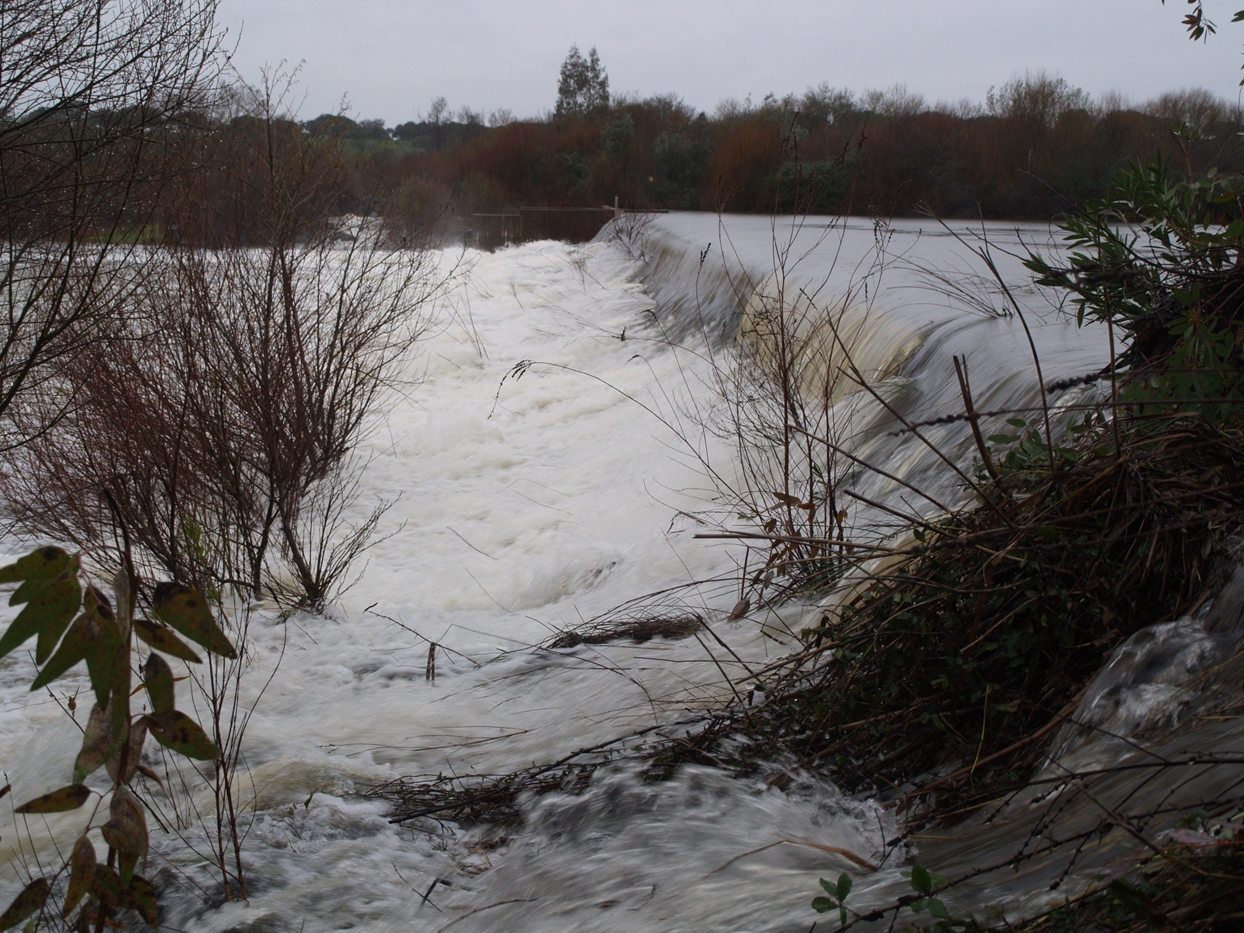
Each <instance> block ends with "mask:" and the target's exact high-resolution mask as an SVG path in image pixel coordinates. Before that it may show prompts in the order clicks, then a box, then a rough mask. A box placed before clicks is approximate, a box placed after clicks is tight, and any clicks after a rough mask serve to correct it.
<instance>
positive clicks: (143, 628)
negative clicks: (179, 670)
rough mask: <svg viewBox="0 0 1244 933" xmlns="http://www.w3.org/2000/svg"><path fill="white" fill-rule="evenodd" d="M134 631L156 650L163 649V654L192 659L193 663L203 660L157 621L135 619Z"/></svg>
mask: <svg viewBox="0 0 1244 933" xmlns="http://www.w3.org/2000/svg"><path fill="white" fill-rule="evenodd" d="M134 631H135V632H136V633H137V634H138V637H139V638H141V639H142V640H143V641H145V642H146V643H147V644H148V645H150V646H151V647H152V648H155V649H156V650H157V651H163V652H164V653H165V654H168V655H172V656H173V657H175V658H181V659H182V660H183V661H193V662H194V663H195V664H198V663H200V662H201V661H202V660H203V659H202V658H200V657H199V656H198V655H197V654H195V653H194V649H192V648H191V647H190V646H189V645H187V644H186V643H185V642H184V641H182V640H181V639H180V638H178V637H177V636H176V635H174V634H173V633H172V632H170V631H169V630H168V629H167V628H165V627H164V626H163V625H160V624H159V623H158V622H151V621H149V620H147V619H135V620H134Z"/></svg>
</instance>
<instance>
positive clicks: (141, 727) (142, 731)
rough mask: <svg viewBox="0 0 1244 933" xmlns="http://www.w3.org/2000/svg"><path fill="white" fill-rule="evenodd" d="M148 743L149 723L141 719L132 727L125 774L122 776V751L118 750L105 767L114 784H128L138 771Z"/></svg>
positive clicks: (126, 753)
mask: <svg viewBox="0 0 1244 933" xmlns="http://www.w3.org/2000/svg"><path fill="white" fill-rule="evenodd" d="M146 741H147V722H146V720H144V719H139V720H138V721H137V722H136V723H134V724H133V725H131V726H130V740H129V743H128V746H127V747H126V752H125V774H124V775H121V773H120V771H121V750H120V749H117V751H116V752H114V753H113V755H112V757H111V758H109V759H108V763H107V765H106V766H105V767H107V769H108V776H109V777H110V778H112V781H113V783H114V784H128V783H129V782H130V779H131V778H132V777H134V774H135V773H136V772H137V771H138V769H139V767H140V765H139V762H140V761H141V760H142V755H143V744H144V743H145V742H146Z"/></svg>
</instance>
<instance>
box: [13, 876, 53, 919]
mask: <svg viewBox="0 0 1244 933" xmlns="http://www.w3.org/2000/svg"><path fill="white" fill-rule="evenodd" d="M51 893H52V886H51V885H50V884H48V880H47V879H46V878H36V879H35V880H34V881H32V882H30V884H28V885H26V887H24V888H22V893H21V894H19V895H17V897H15V898H14V899H13V903H12V904H10V905H9V909H8V910H6V911H5V912H4V913H3V914H0V930H7V929H8V928H9V927H15V926H17V925H18V924H19V923H21V922H22V921H23V920H25V919H26V918H27V917H32V916H34V915H35V914H36V913H38V912H39V911H40V910H42V909H43V905H44V904H46V903H47V899H48V895H49V894H51Z"/></svg>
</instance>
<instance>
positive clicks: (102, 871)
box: [91, 865, 129, 907]
mask: <svg viewBox="0 0 1244 933" xmlns="http://www.w3.org/2000/svg"><path fill="white" fill-rule="evenodd" d="M91 893H92V894H94V895H95V896H96V897H97V898H99V902H100V903H101V904H104V905H106V906H108V907H128V906H129V905H128V904H127V903H126V901H128V900H129V898H128V897H127V895H128V894H129V892H128V890H127V889H126V888H125V886H124V885H123V884H121V876H120V875H118V874H117V870H116V869H115V868H109V867H108V866H107V865H96V866H95V878H94V880H93V881H92V882H91Z"/></svg>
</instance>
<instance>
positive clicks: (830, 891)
mask: <svg viewBox="0 0 1244 933" xmlns="http://www.w3.org/2000/svg"><path fill="white" fill-rule="evenodd" d="M821 887H822V888H824V889H825V894H826V895H828V896H826V897H817V898H813V900H812V909H813V910H815V911H816V912H817V913H818V914H824V913H829V911H831V910H834V909H837V911H838V922H839V923H840V924H841V925H842V926H844V927H845V926H846V925H847V912H848V909H849V908H848V907H847V905H846V901H847V895H848V894H850V893H851V876H850V875H848V874H847V873H846V872H843V873H842V874H841V875H839V876H838V881H837V883H835V884H830V882H828V881H826V880H825V879H824V878H822V879H821Z"/></svg>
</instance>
